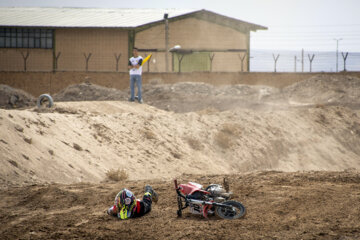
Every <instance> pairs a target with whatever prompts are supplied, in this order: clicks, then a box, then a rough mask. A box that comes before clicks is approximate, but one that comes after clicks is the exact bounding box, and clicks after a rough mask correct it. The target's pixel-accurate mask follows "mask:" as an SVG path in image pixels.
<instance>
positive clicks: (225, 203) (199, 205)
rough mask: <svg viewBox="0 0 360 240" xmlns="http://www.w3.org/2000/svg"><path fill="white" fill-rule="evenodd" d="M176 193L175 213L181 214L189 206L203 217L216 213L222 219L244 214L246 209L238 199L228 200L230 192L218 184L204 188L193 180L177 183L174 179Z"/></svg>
mask: <svg viewBox="0 0 360 240" xmlns="http://www.w3.org/2000/svg"><path fill="white" fill-rule="evenodd" d="M174 183H175V190H176V193H177V202H178V210H177V215H178V216H179V217H181V216H182V211H183V210H184V209H185V208H187V207H189V210H190V212H191V213H193V214H200V215H202V216H204V217H205V218H207V217H208V215H213V214H216V215H217V216H219V217H220V218H223V219H229V220H232V219H237V218H241V217H243V216H245V214H246V209H245V207H244V205H243V204H242V203H240V202H238V201H232V200H229V199H230V197H231V194H232V193H231V192H227V191H226V190H225V189H224V188H223V187H222V186H221V185H220V184H211V185H209V186H208V187H206V188H205V189H203V187H202V185H200V184H198V183H194V182H189V183H187V184H179V185H178V183H177V180H174Z"/></svg>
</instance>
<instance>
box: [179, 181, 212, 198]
mask: <svg viewBox="0 0 360 240" xmlns="http://www.w3.org/2000/svg"><path fill="white" fill-rule="evenodd" d="M201 187H202V186H201V185H200V184H197V183H193V182H189V183H187V184H179V188H180V191H181V192H182V193H183V194H185V195H194V194H196V193H197V192H199V193H202V194H210V193H209V192H207V191H205V190H203V189H201Z"/></svg>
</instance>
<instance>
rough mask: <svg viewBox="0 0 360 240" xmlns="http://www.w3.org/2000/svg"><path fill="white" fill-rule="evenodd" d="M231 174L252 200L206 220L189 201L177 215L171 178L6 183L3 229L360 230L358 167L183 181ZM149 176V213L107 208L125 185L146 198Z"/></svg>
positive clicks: (209, 234) (162, 234) (127, 234)
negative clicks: (233, 213) (123, 214)
mask: <svg viewBox="0 0 360 240" xmlns="http://www.w3.org/2000/svg"><path fill="white" fill-rule="evenodd" d="M224 177H226V178H227V179H228V182H229V185H230V190H231V191H232V192H233V193H234V197H233V198H234V199H235V200H238V201H240V202H242V203H243V204H244V205H245V207H246V208H247V215H246V216H245V217H244V218H241V219H237V220H231V221H227V220H221V219H218V218H216V217H215V216H210V217H209V220H205V219H204V218H202V217H201V216H199V215H192V214H190V213H189V211H188V209H185V210H184V213H183V216H182V217H181V218H177V215H176V210H177V203H176V194H175V191H174V188H173V181H172V179H166V180H162V181H159V180H151V181H139V180H137V181H122V182H116V183H101V184H89V183H81V184H71V185H59V184H51V185H33V186H27V187H15V188H14V187H13V188H11V187H10V188H5V189H0V198H1V201H0V212H1V215H0V221H1V223H2V224H1V226H0V235H1V236H2V238H3V239H118V238H119V236H121V238H126V239H214V240H217V239H347V240H355V239H359V238H360V207H359V204H358V203H359V196H360V173H359V172H353V171H347V172H306V173H304V172H302V173H299V172H298V173H281V172H260V173H252V174H243V175H238V174H237V175H225V176H224V175H183V176H181V177H179V178H178V181H179V183H186V182H188V181H193V182H198V183H200V184H203V185H204V186H207V185H209V184H211V183H221V182H222V181H223V178H224ZM145 184H151V185H152V186H153V187H154V189H155V190H156V191H157V192H158V194H159V202H158V203H157V204H153V207H152V211H151V212H150V213H149V214H147V215H145V216H143V217H141V218H138V219H130V220H126V221H121V220H117V219H115V218H113V217H110V216H108V215H106V213H105V211H106V210H107V208H108V207H109V206H110V205H111V204H112V202H113V199H114V196H115V195H116V193H117V192H118V191H119V190H120V189H121V188H123V187H127V188H130V189H131V190H132V191H133V192H134V193H135V195H136V196H137V197H138V198H141V196H142V194H143V189H144V186H145ZM19 226H21V227H19Z"/></svg>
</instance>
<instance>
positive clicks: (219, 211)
mask: <svg viewBox="0 0 360 240" xmlns="http://www.w3.org/2000/svg"><path fill="white" fill-rule="evenodd" d="M222 204H225V205H230V206H232V207H233V209H227V208H224V207H216V209H215V214H216V215H217V216H218V217H220V218H223V219H228V220H232V219H238V218H241V217H244V216H245V214H246V208H245V206H244V205H242V203H240V202H237V201H226V202H222Z"/></svg>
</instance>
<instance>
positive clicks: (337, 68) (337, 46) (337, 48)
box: [334, 38, 342, 72]
mask: <svg viewBox="0 0 360 240" xmlns="http://www.w3.org/2000/svg"><path fill="white" fill-rule="evenodd" d="M334 40H335V41H336V72H338V70H339V41H340V40H342V38H334Z"/></svg>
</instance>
